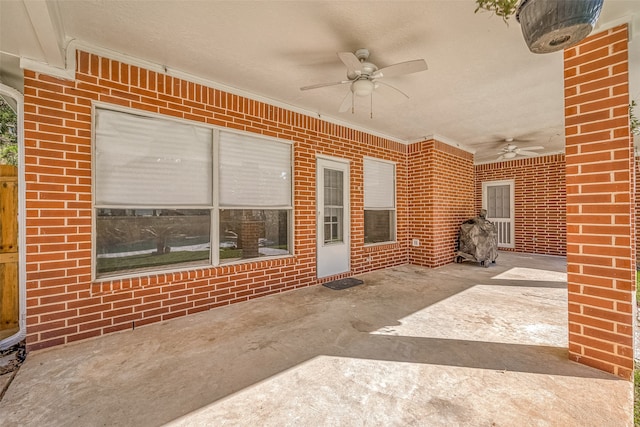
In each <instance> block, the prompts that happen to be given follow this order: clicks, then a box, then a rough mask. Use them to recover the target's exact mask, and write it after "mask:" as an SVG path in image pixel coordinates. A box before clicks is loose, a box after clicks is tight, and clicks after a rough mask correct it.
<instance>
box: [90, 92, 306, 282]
mask: <svg viewBox="0 0 640 427" xmlns="http://www.w3.org/2000/svg"><path fill="white" fill-rule="evenodd" d="M97 110H110V111H112V112H117V113H123V114H130V115H136V116H141V117H145V118H153V119H160V120H167V121H171V122H175V123H179V124H187V125H190V126H195V127H200V128H204V129H207V130H210V131H211V133H212V135H211V156H212V171H211V172H212V173H211V192H212V203H211V205H207V206H204V205H197V206H196V205H193V206H191V205H180V206H176V205H173V206H153V208H154V209H206V210H209V211H210V221H211V223H210V249H209V261H208V262H206V263H205V262H203V263H202V264H198V265H185V264H181V265H175V264H167V265H166V266H165V267H163V266H158V267H146V268H145V267H143V268H140V269H136V270H126V271H124V272H117V271H116V272H110V273H101V274H99V273H98V272H97V255H98V253H97V249H98V245H97V219H98V215H97V212H98V210H99V209H103V208H106V209H147V208H150V207H149V206H142V205H140V206H139V205H100V204H97V203H96V199H97V197H96V151H97V150H96V148H97V137H96V125H97V120H96V117H97V114H98V113H97ZM221 132H228V133H234V134H236V135H246V136H248V137H250V138H252V139H256V138H257V139H262V140H265V141H270V142H275V143H279V144H286V145H287V146H288V150H289V165H290V173H291V179H290V185H291V188H290V205H288V206H278V207H277V208H276V207H260V206H256V207H246V206H243V207H242V208H239V209H252V208H254V209H263V210H273V209H279V210H287V211H288V224H287V234H288V238H287V244H288V252H289V253H288V254H283V255H273V256H266V257H256V258H247V259H240V260H236V261H231V262H225V263H221V262H220V247H219V245H220V232H219V227H220V210H221V209H234V208H231V207H228V206H220V187H219V186H220V176H219V174H220V173H221V168H220V152H219V150H220V133H221ZM91 178H92V179H91V280H92V281H93V282H105V281H112V280H120V279H127V278H135V277H140V276H143V275H149V274H170V273H174V272H181V271H188V270H194V269H202V268H212V267H219V266H228V265H234V264H244V263H249V262H257V261H261V260H273V259H280V258H290V257H293V256H295V247H294V242H295V238H294V233H295V209H294V188H295V187H294V184H295V183H294V180H295V177H294V152H293V142H292V141H287V140H282V139H279V138H274V137H269V136H264V135H260V134H254V133H251V132H243V131H238V130H236V129H231V128H225V127H221V126H215V125H211V124H208V123H202V122H198V121H193V120H187V119H180V118H176V117H171V116H167V115H163V114H159V113H152V112H147V111H143V110H138V109H134V108H128V107H122V106H117V105H112V104H108V103H104V102H100V101H94V102H92V105H91Z"/></svg>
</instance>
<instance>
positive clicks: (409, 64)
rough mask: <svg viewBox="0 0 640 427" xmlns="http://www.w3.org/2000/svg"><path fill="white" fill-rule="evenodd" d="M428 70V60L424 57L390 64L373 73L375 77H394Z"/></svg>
mask: <svg viewBox="0 0 640 427" xmlns="http://www.w3.org/2000/svg"><path fill="white" fill-rule="evenodd" d="M426 70H427V62H426V61H425V60H424V59H414V60H413V61H406V62H399V63H397V64H393V65H389V66H388V67H384V68H381V69H379V70H378V71H376V72H375V73H373V77H374V78H380V77H393V76H400V75H403V74H411V73H417V72H420V71H426Z"/></svg>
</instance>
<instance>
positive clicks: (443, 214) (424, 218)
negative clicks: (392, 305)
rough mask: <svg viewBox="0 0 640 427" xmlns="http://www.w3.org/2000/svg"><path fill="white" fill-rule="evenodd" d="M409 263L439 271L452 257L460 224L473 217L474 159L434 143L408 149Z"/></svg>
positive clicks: (434, 141)
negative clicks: (413, 241)
mask: <svg viewBox="0 0 640 427" xmlns="http://www.w3.org/2000/svg"><path fill="white" fill-rule="evenodd" d="M408 162H409V168H408V170H409V171H410V177H409V181H408V182H409V191H408V194H409V207H410V209H409V218H410V224H411V230H412V233H411V236H410V238H411V239H418V241H419V246H410V248H409V262H410V263H411V264H415V265H422V266H427V267H438V266H441V265H445V264H449V263H451V262H452V261H453V259H454V256H455V247H456V243H457V238H458V230H459V228H460V224H461V223H462V222H463V221H465V220H467V219H469V218H471V217H473V216H474V213H473V206H474V188H473V155H472V154H470V153H467V152H465V151H462V150H460V149H457V148H455V147H452V146H449V145H446V144H444V143H442V142H440V141H437V140H433V139H432V140H428V141H423V142H418V143H415V144H411V145H410V146H409V149H408Z"/></svg>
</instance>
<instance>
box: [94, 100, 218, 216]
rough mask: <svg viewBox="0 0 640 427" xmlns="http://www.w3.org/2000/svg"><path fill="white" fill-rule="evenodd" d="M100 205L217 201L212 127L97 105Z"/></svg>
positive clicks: (175, 204)
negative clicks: (213, 191) (117, 110)
mask: <svg viewBox="0 0 640 427" xmlns="http://www.w3.org/2000/svg"><path fill="white" fill-rule="evenodd" d="M95 138H96V163H95V189H96V204H98V205H131V206H179V205H211V204H212V197H213V196H212V194H213V193H212V187H211V186H212V174H213V168H212V131H211V130H210V129H206V128H201V127H197V126H192V125H189V124H183V123H177V122H174V121H172V120H166V119H160V118H151V117H142V116H137V115H134V114H128V113H122V112H116V111H111V110H102V109H97V110H96V128H95Z"/></svg>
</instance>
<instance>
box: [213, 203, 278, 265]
mask: <svg viewBox="0 0 640 427" xmlns="http://www.w3.org/2000/svg"><path fill="white" fill-rule="evenodd" d="M289 212H290V211H289V210H288V209H221V210H220V245H219V248H220V262H221V263H225V262H232V261H238V260H242V259H249V258H258V257H269V256H281V255H288V254H289V253H290V251H289V221H290V219H289Z"/></svg>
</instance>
